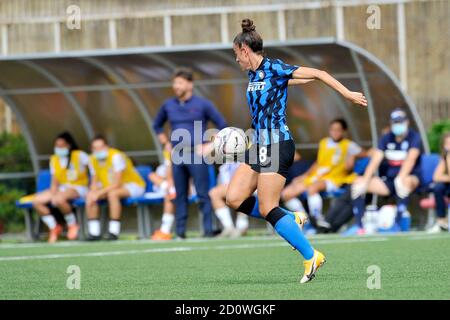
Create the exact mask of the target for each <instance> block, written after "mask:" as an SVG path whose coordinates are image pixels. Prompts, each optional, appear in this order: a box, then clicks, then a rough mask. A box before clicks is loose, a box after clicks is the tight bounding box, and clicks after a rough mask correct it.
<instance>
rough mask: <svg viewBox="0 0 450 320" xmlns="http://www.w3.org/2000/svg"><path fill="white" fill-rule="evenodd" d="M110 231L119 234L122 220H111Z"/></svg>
mask: <svg viewBox="0 0 450 320" xmlns="http://www.w3.org/2000/svg"><path fill="white" fill-rule="evenodd" d="M108 231H109V233H111V234H113V235H115V236H118V235H119V233H120V221H118V220H109V230H108Z"/></svg>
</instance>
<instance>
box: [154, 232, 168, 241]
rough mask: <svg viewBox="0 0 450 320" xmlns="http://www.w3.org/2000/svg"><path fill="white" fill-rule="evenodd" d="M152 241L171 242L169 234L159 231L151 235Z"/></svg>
mask: <svg viewBox="0 0 450 320" xmlns="http://www.w3.org/2000/svg"><path fill="white" fill-rule="evenodd" d="M151 239H152V240H172V235H171V234H170V233H165V232H162V231H161V230H156V231H155V233H154V234H153V235H152V238H151Z"/></svg>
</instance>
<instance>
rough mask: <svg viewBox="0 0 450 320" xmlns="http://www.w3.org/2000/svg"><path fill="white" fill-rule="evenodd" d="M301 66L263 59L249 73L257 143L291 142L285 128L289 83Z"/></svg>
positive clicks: (248, 91) (249, 89)
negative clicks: (254, 69) (256, 67)
mask: <svg viewBox="0 0 450 320" xmlns="http://www.w3.org/2000/svg"><path fill="white" fill-rule="evenodd" d="M297 68H298V66H294V65H289V64H286V63H284V62H283V61H281V60H279V59H268V58H264V59H263V60H262V62H261V64H260V66H259V67H258V69H256V71H252V70H250V71H249V72H248V79H249V83H248V88H247V101H248V104H249V106H250V110H251V112H252V128H253V129H254V130H255V135H256V136H255V139H256V142H257V143H259V144H263V145H268V144H272V143H278V142H280V141H285V140H289V139H292V136H291V134H290V132H289V128H288V126H287V124H286V104H287V88H288V81H289V79H292V73H293V72H294V71H295V70H296V69H297Z"/></svg>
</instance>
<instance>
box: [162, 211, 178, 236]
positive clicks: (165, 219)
mask: <svg viewBox="0 0 450 320" xmlns="http://www.w3.org/2000/svg"><path fill="white" fill-rule="evenodd" d="M174 221H175V214H173V213H168V212H164V213H163V215H162V219H161V228H160V230H161V231H162V232H164V233H170V232H171V231H172V225H173V222H174Z"/></svg>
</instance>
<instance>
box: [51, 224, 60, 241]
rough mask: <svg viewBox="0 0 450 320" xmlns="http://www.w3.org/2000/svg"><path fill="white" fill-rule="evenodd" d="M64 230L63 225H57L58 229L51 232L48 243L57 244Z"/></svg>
mask: <svg viewBox="0 0 450 320" xmlns="http://www.w3.org/2000/svg"><path fill="white" fill-rule="evenodd" d="M62 231H63V228H62V226H61V225H59V224H57V225H56V227H54V228H53V229H51V230H50V234H49V236H48V243H55V242H56V240H58V237H59V235H60V234H61V233H62Z"/></svg>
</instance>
